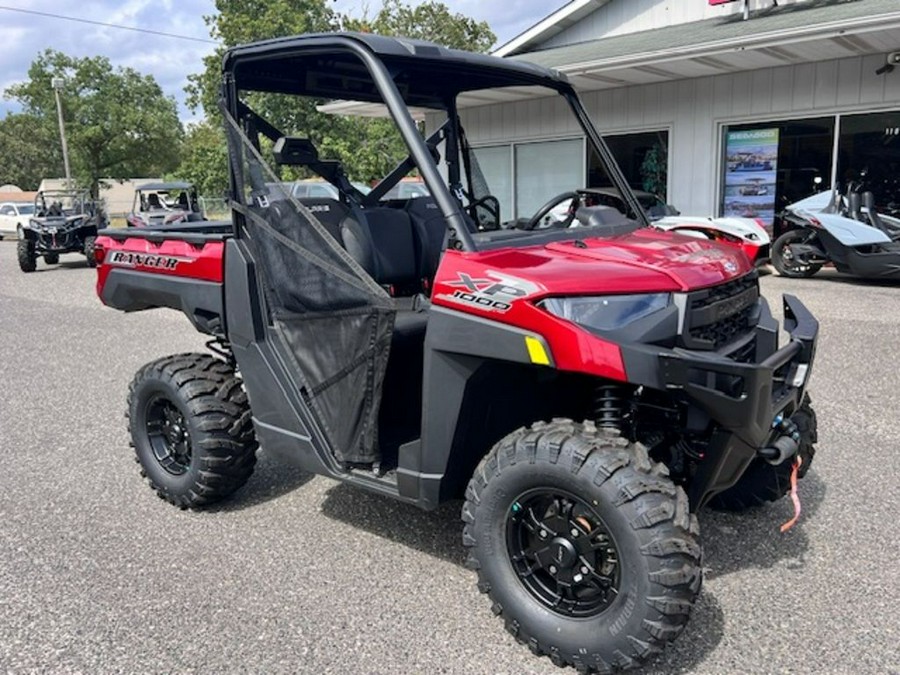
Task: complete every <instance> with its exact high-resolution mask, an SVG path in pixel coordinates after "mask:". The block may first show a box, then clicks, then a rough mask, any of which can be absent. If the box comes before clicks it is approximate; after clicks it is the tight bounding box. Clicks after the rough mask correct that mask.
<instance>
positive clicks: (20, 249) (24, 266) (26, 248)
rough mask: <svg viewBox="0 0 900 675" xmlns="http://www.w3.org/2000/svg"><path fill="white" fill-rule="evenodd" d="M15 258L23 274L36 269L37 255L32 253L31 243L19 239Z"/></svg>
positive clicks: (32, 243) (32, 245) (32, 244)
mask: <svg viewBox="0 0 900 675" xmlns="http://www.w3.org/2000/svg"><path fill="white" fill-rule="evenodd" d="M16 257H17V258H18V259H19V269H21V270H22V271H23V272H34V271H35V270H36V269H37V254H36V253H35V251H34V242H33V241H29V240H28V239H19V241H18V243H17V244H16Z"/></svg>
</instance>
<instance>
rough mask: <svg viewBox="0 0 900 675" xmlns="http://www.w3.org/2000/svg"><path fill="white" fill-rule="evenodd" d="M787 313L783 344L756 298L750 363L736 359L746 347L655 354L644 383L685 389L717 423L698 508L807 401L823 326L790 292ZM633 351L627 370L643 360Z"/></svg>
mask: <svg viewBox="0 0 900 675" xmlns="http://www.w3.org/2000/svg"><path fill="white" fill-rule="evenodd" d="M784 317H785V319H784V329H785V330H786V331H787V332H788V334H789V335H790V340H789V341H788V343H787V344H786V345H785V346H784V347H782V348H781V349H778V348H777V344H778V328H779V326H778V323H777V321H775V319H774V318H773V317H772V314H771V312H770V311H769V307H768V305H767V304H766V302H765V300H763V299H760V300H759V319H758V322H757V326H756V329H755V332H754V333H753V334H751V335H750V336H748V338H747V346H749V347H750V348H751V349H750V351H749V354H750V358H747V359H746V361H745V362H738V361H736V360H734V358H733V354H734V353H736V352H738V351H740V352H741V353H743V354H747V353H748V352H747V350H746V349H743V348H741V349H739V350H731V351H730V352H729V351H727V350H724V351H721V352H715V351H698V350H689V349H680V348H675V349H667V350H659V349H657V350H656V352H655V354H654V356H655V357H656V364H657V368H656V369H655V372H653V374H652V378H651V379H652V381H648V382H644V384H647V385H649V386H653V387H655V388H658V389H666V390H670V391H677V392H680V393H682V394H683V395H684V396H685V398H686V399H687V400H688V401H689V402H690V403H692V404H694V405H696V406H697V407H699V408H700V409H701V410H702V411H703V412H705V413H706V414H707V415H708V416H709V418H710V419H711V420H713V421H714V422H715V423H716V424H715V428H716V431H715V432H714V433H713V437H712V439H711V443H710V447H709V448H708V450H707V452H706V456H705V457H704V459H703V461H702V462H701V463H700V465H699V468H698V472H697V474H696V475H695V476H694V477H693V479H692V481H691V488H690V494H689V496H690V499H691V505H692V507H693V508H699V506H701V505H702V504H703V503H705V502H706V501H707V500H708V499H709V498H710V497H711V496H712V495H714V494H716V493H717V492H721V491H722V490H725V489H727V488H729V487H731V486H732V485H734V484H735V483H736V482H737V481H738V480H739V479H740V477H741V475H742V474H743V473H744V471H745V470H746V468H747V467H748V466H749V464H750V463H751V462H752V461H753V459H754V458H755V457H757V454H758V451H759V449H760V448H762V447H764V446H765V445H766V444H767V443H768V442H769V441H770V440H771V439H772V437H773V435H774V432H773V421H774V420H775V418H776V417H777V416H778V415H783V416H784V417H785V418H789V417H790V416H792V415H793V414H794V413H795V412H796V411H797V410H798V409H799V407H800V405H801V403H802V402H803V398H804V395H805V392H806V385H807V382H808V379H809V375H810V373H811V370H812V365H813V361H814V359H815V354H816V342H817V339H818V333H819V323H818V321H816V319H815V317H814V316H813V315H812V314H811V313H810V311H809V310H808V309H806V307H805V306H804V305H803V303H802V302H800V300H798V299H797V298H796V297H794V296H792V295H785V296H784ZM645 350H646V347H643V348H641V349H640V351H641V352H642V354H641V356H642V358H643V359H646V358H647V357H648V356H650V355H649V354H648V353H647V351H645ZM628 352H629V350H628V349H627V348H626V349H623V357H624V358H625V362H626V369H627V368H628V362H629V361H630V360H634V362H635V363H637V358H636V357H638V354H634V355H630V354H629V353H628ZM730 356H732V358H730ZM645 362H646V361H645ZM644 373H648V369H644Z"/></svg>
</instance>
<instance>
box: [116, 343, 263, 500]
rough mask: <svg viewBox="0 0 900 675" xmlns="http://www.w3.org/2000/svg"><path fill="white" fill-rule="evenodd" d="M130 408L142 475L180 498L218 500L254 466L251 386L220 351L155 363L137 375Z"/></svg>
mask: <svg viewBox="0 0 900 675" xmlns="http://www.w3.org/2000/svg"><path fill="white" fill-rule="evenodd" d="M126 416H127V418H128V430H129V432H130V433H131V439H132V442H131V445H132V447H133V448H134V451H135V459H136V460H137V462H138V463H139V464H140V465H141V475H142V476H144V477H145V478H147V480H148V481H149V483H150V487H151V488H152V489H153V490H155V491H156V493H157V494H158V495H159V496H160V497H161V498H162V499H165V500H166V501H168V502H171V503H172V504H174V505H175V506H178V507H180V508H182V509H187V508H195V507H200V506H205V505H208V504H212V503H213V502H216V501H218V500H220V499H223V498H224V497H227V496H228V495H230V494H232V493H233V492H235V491H236V490H237V489H238V488H240V487H241V486H242V485H243V484H244V483H246V482H247V479H248V478H249V477H250V474H252V473H253V467H254V465H255V464H256V449H257V442H256V436H255V434H254V431H253V423H252V421H251V417H250V405H249V403H248V401H247V394H246V393H245V392H244V388H243V385H242V383H241V380H240V379H239V378H238V377H237V376H235V373H234V370H232V368H231V366H229V365H228V364H227V363H225V362H224V361H222V360H220V359H216V358H213V357H212V356H210V355H208V354H179V355H177V356H169V357H166V358H163V359H159V360H158V361H153V362H152V363H148V364H147V365H145V366H144V367H143V368H141V369H140V371H138V373H137V375H136V376H135V378H134V380H133V381H132V383H131V387H130V388H129V392H128V410H127V412H126Z"/></svg>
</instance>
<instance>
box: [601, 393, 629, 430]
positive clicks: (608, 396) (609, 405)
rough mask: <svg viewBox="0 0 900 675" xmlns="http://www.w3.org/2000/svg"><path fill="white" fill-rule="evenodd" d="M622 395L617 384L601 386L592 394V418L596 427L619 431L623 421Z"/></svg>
mask: <svg viewBox="0 0 900 675" xmlns="http://www.w3.org/2000/svg"><path fill="white" fill-rule="evenodd" d="M623 401H624V395H623V391H622V386H621V385H618V384H601V385H600V386H598V387H597V389H596V391H595V392H594V418H595V419H596V421H597V426H598V427H601V428H605V429H617V430H621V428H622V420H623V419H624V410H623Z"/></svg>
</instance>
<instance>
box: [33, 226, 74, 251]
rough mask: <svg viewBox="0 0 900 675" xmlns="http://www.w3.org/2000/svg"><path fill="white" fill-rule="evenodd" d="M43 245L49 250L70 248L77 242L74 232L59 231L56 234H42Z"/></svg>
mask: <svg viewBox="0 0 900 675" xmlns="http://www.w3.org/2000/svg"><path fill="white" fill-rule="evenodd" d="M41 243H42V244H43V245H44V246H45V247H47V248H70V247H72V246H74V245H75V244H76V243H77V242H76V239H75V231H74V230H59V231H58V232H57V233H56V234H50V233H49V232H42V233H41Z"/></svg>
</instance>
